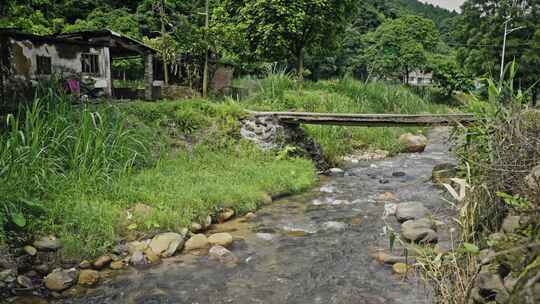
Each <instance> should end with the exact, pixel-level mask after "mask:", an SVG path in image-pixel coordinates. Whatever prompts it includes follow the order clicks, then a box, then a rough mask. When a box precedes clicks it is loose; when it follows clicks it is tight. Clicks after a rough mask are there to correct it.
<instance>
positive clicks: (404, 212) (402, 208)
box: [396, 202, 429, 223]
mask: <svg viewBox="0 0 540 304" xmlns="http://www.w3.org/2000/svg"><path fill="white" fill-rule="evenodd" d="M428 214H429V210H428V209H427V208H426V207H424V205H423V204H422V203H420V202H406V203H401V204H399V205H398V206H397V209H396V218H397V220H398V221H399V222H400V223H403V222H405V221H408V220H417V219H421V218H424V217H426V216H427V215H428Z"/></svg>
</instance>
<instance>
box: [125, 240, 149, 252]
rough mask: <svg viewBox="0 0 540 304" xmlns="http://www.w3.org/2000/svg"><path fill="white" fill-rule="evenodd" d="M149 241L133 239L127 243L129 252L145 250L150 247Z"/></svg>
mask: <svg viewBox="0 0 540 304" xmlns="http://www.w3.org/2000/svg"><path fill="white" fill-rule="evenodd" d="M148 244H149V242H140V241H133V242H129V243H127V250H128V252H129V254H133V253H135V252H136V251H145V250H146V248H148Z"/></svg>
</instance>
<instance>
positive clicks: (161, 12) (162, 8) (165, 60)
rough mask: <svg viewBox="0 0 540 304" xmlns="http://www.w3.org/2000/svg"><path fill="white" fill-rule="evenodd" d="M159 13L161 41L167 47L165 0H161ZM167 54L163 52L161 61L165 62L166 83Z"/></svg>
mask: <svg viewBox="0 0 540 304" xmlns="http://www.w3.org/2000/svg"><path fill="white" fill-rule="evenodd" d="M159 14H160V16H161V42H162V43H163V48H164V49H166V46H165V43H166V42H165V35H166V34H167V33H165V0H161V5H160V7H159ZM166 57H167V55H166V54H165V53H163V56H161V61H162V64H163V78H164V79H163V80H164V81H165V85H168V84H169V66H168V64H167V58H166Z"/></svg>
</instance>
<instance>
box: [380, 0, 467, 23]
mask: <svg viewBox="0 0 540 304" xmlns="http://www.w3.org/2000/svg"><path fill="white" fill-rule="evenodd" d="M390 2H391V4H390V5H391V6H392V8H394V9H396V10H397V12H398V14H400V13H401V14H403V13H408V14H414V15H420V16H422V17H425V18H428V19H431V20H433V22H435V24H436V25H437V26H438V27H439V29H442V28H443V27H445V26H446V25H447V23H448V19H452V18H454V17H456V16H458V15H459V14H458V13H456V12H451V11H449V10H447V9H445V8H441V7H438V6H435V5H433V4H428V3H423V2H420V1H418V0H390Z"/></svg>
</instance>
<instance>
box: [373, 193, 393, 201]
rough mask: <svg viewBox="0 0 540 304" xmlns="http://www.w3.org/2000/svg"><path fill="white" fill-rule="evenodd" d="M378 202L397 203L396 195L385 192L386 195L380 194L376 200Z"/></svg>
mask: <svg viewBox="0 0 540 304" xmlns="http://www.w3.org/2000/svg"><path fill="white" fill-rule="evenodd" d="M375 200H376V201H380V202H390V201H397V200H398V199H397V197H396V195H395V194H394V193H392V192H384V193H381V194H379V195H378V196H377V197H376V198H375Z"/></svg>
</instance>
